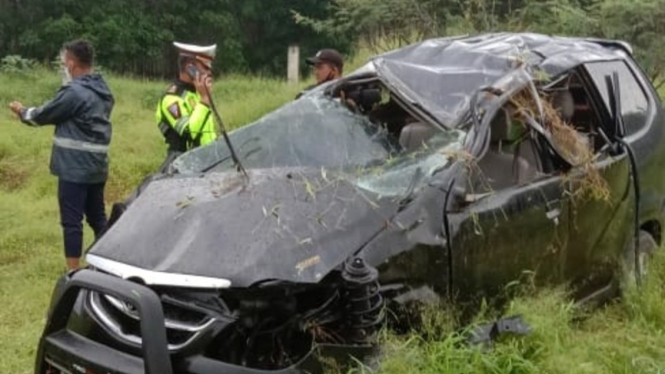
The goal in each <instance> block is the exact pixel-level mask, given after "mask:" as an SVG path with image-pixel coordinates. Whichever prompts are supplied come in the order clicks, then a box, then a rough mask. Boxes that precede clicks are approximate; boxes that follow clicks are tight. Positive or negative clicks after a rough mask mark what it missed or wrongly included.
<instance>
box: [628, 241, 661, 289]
mask: <svg viewBox="0 0 665 374" xmlns="http://www.w3.org/2000/svg"><path fill="white" fill-rule="evenodd" d="M639 245H640V247H639V251H638V253H637V255H638V261H639V269H636V266H635V244H634V240H633V238H632V237H631V239H630V242H629V243H628V245H627V246H626V252H625V255H624V259H625V263H624V277H623V284H622V285H621V289H622V291H625V290H626V289H627V288H629V287H634V286H635V285H636V280H637V279H640V280H644V279H645V277H646V276H647V274H648V273H649V263H650V260H651V258H652V257H653V254H654V253H655V252H656V250H657V249H658V243H656V240H655V239H654V238H653V236H651V234H649V233H648V232H646V231H644V230H640V233H639Z"/></svg>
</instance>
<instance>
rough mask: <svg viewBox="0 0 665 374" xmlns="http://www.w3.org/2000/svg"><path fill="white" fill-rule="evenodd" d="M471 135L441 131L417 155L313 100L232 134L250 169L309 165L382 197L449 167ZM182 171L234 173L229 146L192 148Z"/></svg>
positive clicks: (329, 103)
mask: <svg viewBox="0 0 665 374" xmlns="http://www.w3.org/2000/svg"><path fill="white" fill-rule="evenodd" d="M464 135H465V134H464V133H463V132H461V131H458V130H446V131H444V130H441V131H437V133H436V134H435V135H434V136H432V137H431V138H430V139H428V140H427V141H426V142H425V144H424V145H423V147H421V148H420V149H419V150H417V151H415V152H409V153H406V152H404V151H402V150H401V147H400V145H399V142H398V140H397V138H396V137H395V136H394V135H392V134H391V133H389V132H388V131H386V130H385V129H384V128H383V127H381V126H377V125H376V124H374V123H372V122H371V121H370V120H369V119H368V118H367V117H365V116H362V115H358V114H354V113H353V112H351V111H350V110H349V109H348V108H346V107H345V106H343V105H342V104H340V103H339V101H338V100H335V99H331V98H327V97H324V96H322V95H308V96H304V97H302V98H301V99H299V100H296V101H293V102H291V103H289V104H287V105H285V106H283V107H281V108H280V109H278V110H276V111H274V112H272V113H270V114H268V115H266V116H264V117H263V118H261V119H259V120H258V121H256V122H254V123H252V124H250V125H247V126H244V127H242V128H239V129H237V130H235V131H233V132H231V133H230V134H229V138H230V140H231V143H232V144H233V146H234V148H235V149H236V152H237V154H238V157H239V158H240V160H241V162H242V164H243V166H244V167H245V169H247V170H250V169H267V168H286V167H302V168H317V169H325V170H331V171H338V172H342V173H343V174H344V175H345V176H346V177H347V178H348V179H349V180H351V181H352V182H353V183H355V184H356V185H358V186H359V187H361V188H364V189H367V190H370V191H373V192H375V193H377V194H380V195H395V194H400V193H404V191H406V190H407V189H409V188H412V187H413V186H411V187H410V185H411V184H414V183H416V184H422V183H425V182H426V181H427V177H428V176H431V174H432V173H433V172H434V171H436V170H437V169H440V168H442V167H445V166H446V165H447V163H448V161H449V153H448V152H449V151H451V150H455V149H459V148H460V147H461V144H462V141H463V137H464ZM173 166H174V168H175V170H176V171H177V172H179V173H183V174H187V173H201V172H222V171H229V170H233V169H234V164H233V161H232V160H231V157H230V153H229V150H228V148H227V146H226V144H225V143H224V141H222V140H219V141H217V142H215V143H213V144H211V145H208V146H205V147H200V148H197V149H195V150H192V151H190V152H188V153H186V154H184V155H182V156H181V157H179V158H178V159H176V160H175V162H174V164H173Z"/></svg>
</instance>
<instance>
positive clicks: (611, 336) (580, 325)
mask: <svg viewBox="0 0 665 374" xmlns="http://www.w3.org/2000/svg"><path fill="white" fill-rule="evenodd" d="M108 81H109V84H110V86H111V89H112V90H113V92H114V94H115V97H116V107H115V111H114V113H113V124H114V135H113V143H112V146H111V154H110V157H111V163H112V164H111V176H110V180H109V183H108V189H107V200H108V203H111V202H113V201H116V200H118V199H120V198H121V197H122V196H124V195H125V194H127V193H128V192H129V191H130V189H131V188H132V187H133V186H135V185H136V184H137V182H138V181H139V180H140V179H141V178H142V177H143V176H144V175H145V174H147V173H149V172H151V171H153V170H155V169H156V168H157V166H158V165H159V164H160V162H161V161H162V159H163V155H164V145H163V143H162V140H161V137H160V135H159V134H158V132H157V129H156V125H155V123H154V108H155V103H156V101H157V99H158V97H159V95H160V93H161V92H162V90H163V89H164V87H165V82H157V81H139V80H129V79H124V78H117V77H109V79H108ZM0 82H2V83H1V84H0V108H2V110H0V128H1V129H2V130H3V135H2V137H0V373H2V374H5V373H7V374H9V373H30V372H32V370H33V369H32V366H33V359H34V353H35V348H36V344H37V340H38V337H39V334H40V332H41V329H42V327H43V323H44V315H45V311H46V307H47V304H48V301H49V297H50V293H51V290H52V285H53V282H54V281H55V280H56V279H57V277H58V276H60V275H61V274H62V272H63V269H64V263H63V253H62V252H63V251H62V243H61V240H62V239H61V233H60V227H59V224H58V211H57V204H56V198H55V186H56V179H55V178H54V177H52V176H50V175H49V174H48V159H49V154H50V148H51V136H52V129H51V128H42V129H34V128H29V127H27V126H22V125H20V124H19V123H18V121H17V120H16V119H15V118H13V116H12V115H10V113H9V110H8V109H6V108H7V105H8V103H9V102H10V101H11V100H13V99H18V100H21V101H23V102H24V103H25V104H28V105H34V104H39V103H41V102H42V101H44V100H45V99H47V98H49V97H50V96H51V95H52V93H53V91H54V90H55V89H56V88H57V87H58V78H57V77H56V76H55V75H54V74H49V73H45V72H38V73H34V74H30V75H25V76H8V75H0ZM296 92H297V88H295V87H290V86H287V85H286V84H285V83H283V82H280V81H275V80H266V79H259V78H245V77H225V78H223V79H222V80H221V81H220V82H218V83H217V84H216V86H215V97H216V101H217V102H218V103H219V106H220V108H221V111H222V114H223V116H224V117H225V119H226V122H227V126H228V127H230V128H234V127H237V126H240V125H242V124H244V123H247V122H250V121H252V120H253V119H256V118H258V117H260V116H261V115H262V114H263V113H265V112H267V111H270V110H271V109H273V108H276V107H278V106H279V105H280V104H281V103H283V102H286V101H288V100H290V99H291V98H293V96H294V95H295V94H296ZM91 237H92V235H91V232H90V231H89V230H87V229H86V232H85V239H86V242H88V243H89V242H90V239H91ZM664 290H665V259H664V258H662V257H661V256H659V257H658V258H657V262H656V266H655V267H654V271H652V272H651V273H650V278H649V279H648V282H647V285H646V287H645V289H644V290H642V292H640V293H637V292H632V293H630V294H629V296H628V297H627V300H626V301H625V302H623V303H616V304H612V305H610V306H608V307H605V308H603V309H601V310H596V311H593V312H591V313H589V312H585V311H579V310H575V309H574V308H572V306H571V304H570V302H569V301H568V300H567V298H566V295H565V292H562V291H560V290H542V291H531V292H526V293H525V294H524V296H523V297H520V298H518V299H516V300H514V301H513V302H512V303H511V305H510V312H515V313H522V314H523V315H524V316H525V319H526V320H527V321H528V322H529V323H530V324H531V325H532V326H533V328H534V333H533V334H532V335H530V336H528V337H526V338H520V339H515V340H508V341H504V342H502V343H500V344H498V345H497V347H496V349H494V350H492V351H490V352H486V353H482V352H481V351H479V350H477V349H469V348H464V347H463V346H460V345H459V344H457V343H459V339H460V338H459V337H458V336H456V335H451V334H448V333H449V332H450V331H451V330H450V326H451V323H450V320H449V318H447V317H446V316H447V315H446V314H445V313H441V312H438V313H433V314H432V318H431V320H432V321H433V322H432V323H431V325H432V326H431V328H430V329H431V331H432V334H430V337H429V338H427V339H423V338H421V337H420V336H416V335H413V336H406V337H399V338H397V337H387V338H386V344H385V346H386V350H387V352H388V353H389V354H388V356H387V358H386V360H385V361H384V365H383V368H382V371H384V372H386V373H404V372H411V373H437V374H438V373H471V372H486V373H659V372H665V294H664Z"/></svg>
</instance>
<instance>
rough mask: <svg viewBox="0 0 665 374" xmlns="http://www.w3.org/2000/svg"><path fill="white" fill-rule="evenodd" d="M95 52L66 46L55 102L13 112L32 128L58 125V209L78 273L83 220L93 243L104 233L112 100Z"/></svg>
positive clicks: (54, 162) (54, 161)
mask: <svg viewBox="0 0 665 374" xmlns="http://www.w3.org/2000/svg"><path fill="white" fill-rule="evenodd" d="M93 58H94V51H93V47H92V45H90V44H89V43H88V42H86V41H82V40H77V41H73V42H69V43H66V44H65V45H64V47H63V49H62V52H61V59H62V63H63V68H64V76H65V77H67V80H70V81H69V82H68V83H66V84H65V85H63V86H62V87H61V88H60V90H59V91H58V93H57V94H56V95H55V98H53V99H52V100H51V101H48V102H46V103H45V104H44V105H42V106H40V107H24V106H23V104H21V103H20V102H18V101H14V102H12V103H11V104H10V109H11V110H12V111H13V112H14V113H15V114H16V115H17V116H18V117H19V119H20V120H21V122H23V123H24V124H26V125H29V126H43V125H49V124H51V125H55V134H54V137H53V150H52V152H51V173H52V174H54V175H56V176H57V177H58V203H59V205H60V222H61V224H62V229H63V234H64V235H63V236H64V244H65V257H66V260H67V267H68V268H69V269H76V268H78V267H79V258H80V257H81V252H82V249H83V224H82V220H83V215H84V214H85V216H86V219H87V221H88V224H89V225H90V227H92V229H93V231H94V233H95V238H99V237H100V236H101V235H102V233H103V232H104V230H105V229H106V224H107V221H106V213H105V211H104V186H105V184H106V179H107V176H108V166H109V158H108V151H109V144H110V143H111V122H110V120H109V117H110V116H111V110H112V109H113V104H114V100H113V95H112V94H111V91H110V90H109V88H108V86H107V85H106V82H104V79H102V77H101V75H99V74H95V73H93V71H92V65H93Z"/></svg>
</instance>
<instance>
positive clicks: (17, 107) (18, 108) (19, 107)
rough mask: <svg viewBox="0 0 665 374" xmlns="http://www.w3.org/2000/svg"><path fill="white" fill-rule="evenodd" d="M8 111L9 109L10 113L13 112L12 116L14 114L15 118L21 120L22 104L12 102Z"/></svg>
mask: <svg viewBox="0 0 665 374" xmlns="http://www.w3.org/2000/svg"><path fill="white" fill-rule="evenodd" d="M9 109H11V110H12V112H14V114H16V116H18V117H19V118H21V111H22V110H23V104H21V103H20V102H18V101H12V102H11V103H10V104H9Z"/></svg>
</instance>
